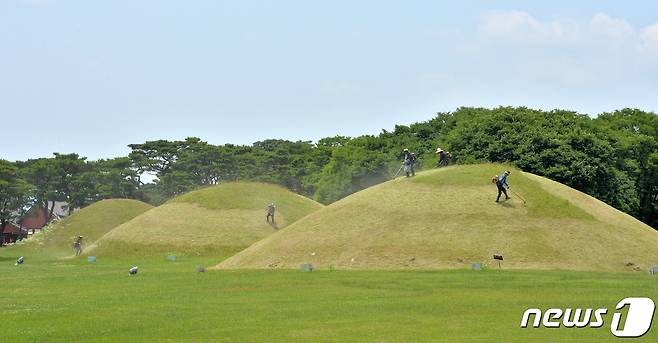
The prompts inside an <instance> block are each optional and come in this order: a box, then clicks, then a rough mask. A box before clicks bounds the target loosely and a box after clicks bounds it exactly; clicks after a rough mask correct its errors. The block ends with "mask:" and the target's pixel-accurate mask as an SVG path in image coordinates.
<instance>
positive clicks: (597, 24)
mask: <svg viewBox="0 0 658 343" xmlns="http://www.w3.org/2000/svg"><path fill="white" fill-rule="evenodd" d="M589 31H590V32H591V33H592V34H600V35H603V36H605V37H607V38H608V39H612V40H623V39H629V38H630V39H634V37H635V35H636V34H635V30H634V29H633V27H632V26H631V25H630V24H629V23H627V22H626V21H625V20H622V19H617V18H612V17H610V16H609V15H607V14H605V13H597V14H596V15H594V17H592V19H591V20H590V22H589Z"/></svg>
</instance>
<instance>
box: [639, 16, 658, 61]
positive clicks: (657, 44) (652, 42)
mask: <svg viewBox="0 0 658 343" xmlns="http://www.w3.org/2000/svg"><path fill="white" fill-rule="evenodd" d="M640 38H641V39H642V49H644V50H645V51H648V52H650V53H654V54H658V23H655V24H653V25H651V26H647V27H645V28H644V29H642V31H641V33H640Z"/></svg>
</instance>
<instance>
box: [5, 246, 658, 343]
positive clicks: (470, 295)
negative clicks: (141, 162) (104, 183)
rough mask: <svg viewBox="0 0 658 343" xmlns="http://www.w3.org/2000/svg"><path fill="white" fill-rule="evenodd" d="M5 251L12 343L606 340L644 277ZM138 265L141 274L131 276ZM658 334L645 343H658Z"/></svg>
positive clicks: (649, 287) (646, 287) (646, 292)
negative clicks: (40, 256) (527, 314)
mask: <svg viewBox="0 0 658 343" xmlns="http://www.w3.org/2000/svg"><path fill="white" fill-rule="evenodd" d="M11 252H12V251H11V249H4V251H0V256H4V257H0V275H1V276H0V284H1V285H2V289H3V290H4V294H3V297H1V298H0V308H1V309H2V310H1V312H2V313H1V315H2V318H3V320H4V325H3V334H2V341H3V342H47V341H61V342H74V341H106V342H136V341H147V342H158V341H159V342H198V341H210V342H221V341H232V342H234V341H244V342H324V341H326V342H437V341H445V342H459V341H470V342H530V341H534V342H538V341H548V342H550V341H560V342H601V341H615V340H617V338H615V337H613V336H612V334H611V333H610V331H609V325H610V322H611V318H612V310H614V305H615V304H616V303H617V302H618V301H619V300H621V299H622V298H624V297H629V296H648V297H651V298H653V299H657V298H658V289H657V286H658V283H657V282H658V281H657V280H656V279H654V278H653V277H651V276H649V275H647V274H645V273H630V272H629V273H578V272H557V271H553V272H540V271H506V270H502V271H500V270H487V271H481V272H475V271H470V270H449V271H391V272H389V271H329V270H319V271H314V272H312V273H302V272H298V271H291V270H288V271H285V270H275V271H249V270H241V271H208V272H206V273H196V272H195V268H196V266H197V265H212V264H214V263H215V262H216V261H215V260H214V259H205V260H204V259H198V258H197V259H193V258H186V257H182V258H179V259H178V260H177V261H175V262H171V261H167V260H166V259H165V257H164V256H163V257H162V259H151V260H140V261H137V262H133V261H120V260H111V261H109V260H103V259H99V260H98V261H97V262H96V263H87V262H86V261H82V260H68V261H47V260H42V261H38V260H37V261H35V260H33V259H31V258H30V257H29V256H26V263H25V264H24V265H22V266H14V265H13V262H14V258H13V256H12V257H9V255H11ZM132 263H135V264H137V265H139V267H140V272H139V274H138V275H137V276H134V277H129V276H128V273H127V271H128V268H129V267H130V266H131V264H132ZM528 307H539V308H547V307H561V308H567V307H583V308H584V307H590V308H591V307H595V308H598V307H607V308H609V309H611V311H610V312H609V313H608V315H607V316H606V317H605V318H606V320H607V321H606V325H605V326H604V328H601V329H558V330H556V329H545V328H541V329H521V328H519V322H520V320H521V316H522V314H523V312H524V310H525V309H526V308H528ZM656 338H658V333H657V332H656V329H655V328H654V329H652V330H651V331H650V332H649V333H648V334H647V335H645V337H644V340H645V341H656Z"/></svg>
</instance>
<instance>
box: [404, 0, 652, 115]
mask: <svg viewBox="0 0 658 343" xmlns="http://www.w3.org/2000/svg"><path fill="white" fill-rule="evenodd" d="M448 46H449V47H450V52H451V53H450V54H449V56H448V57H446V60H445V61H444V62H443V64H442V65H441V66H438V67H437V68H436V70H433V71H432V73H427V74H425V75H423V76H422V77H419V78H418V80H417V82H418V85H419V86H418V87H419V89H420V90H421V91H422V92H423V93H424V94H427V97H428V98H430V99H432V100H436V99H441V101H445V102H446V103H450V104H456V105H459V104H460V103H461V104H480V103H482V104H494V105H495V104H521V105H531V106H532V105H537V106H539V107H542V108H555V107H564V108H575V109H582V108H588V109H589V110H590V111H592V112H593V113H595V112H597V111H600V110H610V109H614V108H621V107H625V106H638V104H646V103H647V102H652V101H653V100H651V101H648V100H647V99H648V98H649V97H650V96H649V94H653V93H655V92H656V91H658V89H657V88H656V83H655V80H656V78H658V23H655V24H653V25H649V26H642V27H637V26H636V27H634V26H633V25H631V24H630V23H629V22H628V21H626V20H624V19H623V18H616V17H613V16H611V15H608V14H606V13H594V14H592V16H590V17H586V18H584V19H578V20H574V19H571V18H563V17H562V18H540V17H538V16H534V15H532V14H530V13H528V12H524V11H493V12H486V13H482V14H481V15H480V16H479V22H478V25H477V26H476V28H475V30H474V31H472V32H471V33H470V34H468V33H465V34H462V35H460V36H459V38H455V39H453V40H452V41H451V44H448ZM653 103H655V101H654V102H653ZM591 109H594V110H591ZM649 109H654V108H649Z"/></svg>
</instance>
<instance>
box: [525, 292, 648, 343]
mask: <svg viewBox="0 0 658 343" xmlns="http://www.w3.org/2000/svg"><path fill="white" fill-rule="evenodd" d="M626 306H628V312H627V313H626V316H625V319H626V320H625V323H624V325H623V327H621V326H622V325H621V323H622V313H621V311H620V310H621V309H623V308H624V307H626ZM655 310H656V305H655V304H654V303H653V300H651V299H649V298H625V299H622V300H621V301H620V302H619V303H617V306H615V312H614V313H613V315H612V323H611V324H610V332H612V334H613V335H615V336H616V337H642V335H644V334H645V333H647V332H648V331H649V329H650V328H651V322H652V321H653V314H654V311H655ZM607 313H608V309H607V308H599V309H596V310H592V309H591V308H588V309H584V310H583V309H580V308H576V309H571V308H567V309H564V310H562V309H560V308H549V309H547V310H546V311H543V312H542V311H541V310H540V309H537V308H530V309H527V310H526V311H525V312H524V313H523V318H521V327H522V328H527V327H528V322H529V321H530V318H531V317H532V316H533V315H534V318H533V321H532V327H533V328H539V327H541V326H544V327H545V328H559V327H560V326H562V327H565V328H585V327H590V328H600V327H602V326H603V325H605V319H604V315H605V314H607Z"/></svg>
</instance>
